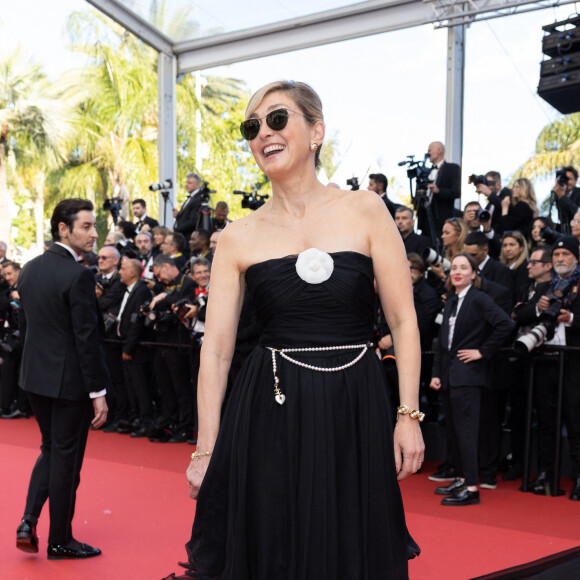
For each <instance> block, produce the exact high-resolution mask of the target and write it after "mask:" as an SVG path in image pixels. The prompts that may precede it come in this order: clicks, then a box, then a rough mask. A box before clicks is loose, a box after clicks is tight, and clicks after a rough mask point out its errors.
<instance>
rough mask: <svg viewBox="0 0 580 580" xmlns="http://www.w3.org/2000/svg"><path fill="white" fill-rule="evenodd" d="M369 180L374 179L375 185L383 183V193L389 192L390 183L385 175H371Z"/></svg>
mask: <svg viewBox="0 0 580 580" xmlns="http://www.w3.org/2000/svg"><path fill="white" fill-rule="evenodd" d="M369 179H372V180H373V181H374V182H375V183H382V184H383V191H387V187H388V186H389V181H388V180H387V176H386V175H385V174H384V173H371V174H370V175H369Z"/></svg>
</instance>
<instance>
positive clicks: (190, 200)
mask: <svg viewBox="0 0 580 580" xmlns="http://www.w3.org/2000/svg"><path fill="white" fill-rule="evenodd" d="M185 190H186V191H187V199H186V200H185V202H184V203H183V205H182V206H181V209H180V210H179V211H177V210H176V209H174V210H173V217H174V218H175V223H174V224H173V229H174V230H175V231H176V232H179V233H181V234H182V235H183V237H184V238H185V239H186V240H189V238H190V236H191V233H192V232H193V231H194V230H195V228H196V227H197V217H198V213H199V210H200V209H201V195H200V190H201V178H200V177H199V175H196V174H195V173H188V174H187V177H186V179H185Z"/></svg>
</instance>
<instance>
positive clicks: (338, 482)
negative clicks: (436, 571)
mask: <svg viewBox="0 0 580 580" xmlns="http://www.w3.org/2000/svg"><path fill="white" fill-rule="evenodd" d="M331 256H332V258H333V260H334V270H333V273H332V275H331V277H330V278H329V279H328V280H326V281H325V282H323V283H321V284H309V283H307V282H304V281H303V280H302V279H301V278H300V277H299V276H298V274H297V272H296V268H295V263H296V256H287V257H284V258H279V259H273V260H267V261H265V262H260V263H258V264H254V265H253V266H251V267H250V268H248V271H247V273H246V282H247V285H248V289H249V291H250V292H251V294H252V297H253V302H254V304H255V305H256V308H257V316H258V320H259V323H260V325H261V328H262V338H261V345H260V346H258V347H256V349H255V350H254V351H253V352H252V353H251V355H250V356H249V358H248V360H247V361H246V363H245V364H244V366H243V368H242V370H241V372H240V374H239V376H238V378H237V381H236V384H235V386H234V388H233V390H232V393H231V396H230V398H229V401H228V404H227V407H226V410H225V414H224V417H223V421H222V424H221V428H220V433H219V436H218V439H217V441H216V445H215V449H214V452H213V455H212V458H211V461H210V464H209V468H208V471H207V474H206V476H205V479H204V481H203V484H202V486H201V489H200V491H199V497H198V500H197V508H196V513H195V521H194V523H193V531H192V536H191V540H190V541H189V542H188V544H187V545H186V548H187V553H188V559H189V563H188V564H182V565H184V566H186V567H187V568H188V571H187V576H188V577H189V576H192V577H194V578H200V579H220V580H338V579H339V578H344V579H345V580H347V579H348V580H387V579H395V578H396V579H402V578H407V577H408V571H407V560H408V558H412V557H414V556H415V555H417V554H418V553H419V548H418V546H417V545H416V544H415V543H414V542H413V540H412V539H411V538H410V536H409V535H408V533H407V528H406V525H405V515H404V512H403V504H402V500H401V494H400V491H399V485H398V482H397V477H396V471H395V463H394V458H393V437H392V432H393V426H392V423H391V410H390V403H389V401H388V395H387V388H386V384H385V378H384V374H383V370H382V367H381V364H380V362H379V360H378V358H377V356H376V355H375V353H374V352H373V349H372V348H371V349H369V350H368V351H367V353H366V354H365V355H364V357H363V358H362V359H361V360H360V361H359V362H357V363H356V364H355V365H353V366H350V367H349V368H347V369H345V370H342V371H337V372H330V373H324V372H318V371H313V370H308V369H305V368H302V367H299V366H296V365H295V364H292V363H290V362H288V361H286V360H282V359H281V358H280V357H279V356H278V357H277V375H278V377H279V379H280V388H281V390H282V391H283V392H284V394H285V396H286V401H285V403H284V404H283V405H279V404H278V403H277V402H276V401H275V399H274V381H273V373H272V356H271V352H270V351H269V350H268V349H267V348H265V347H267V346H272V347H277V348H283V347H286V348H292V347H295V348H298V347H319V346H337V345H351V344H352V345H355V344H362V343H365V342H367V341H369V340H370V339H371V338H372V330H373V312H374V298H375V296H374V289H373V267H372V260H371V259H370V258H369V257H367V256H364V255H362V254H359V253H356V252H336V253H333V254H331ZM360 352H361V349H360V348H359V349H355V350H349V351H325V352H310V353H298V354H292V355H291V356H293V357H294V358H296V359H298V360H301V361H302V362H306V363H308V364H311V365H315V366H320V367H335V366H341V365H344V364H346V363H348V362H350V361H352V360H353V359H354V358H355V357H356V356H357V355H358V354H359V353H360Z"/></svg>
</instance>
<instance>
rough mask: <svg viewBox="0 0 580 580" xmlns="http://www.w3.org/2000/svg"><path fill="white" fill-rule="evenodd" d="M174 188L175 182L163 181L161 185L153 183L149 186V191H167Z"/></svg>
mask: <svg viewBox="0 0 580 580" xmlns="http://www.w3.org/2000/svg"><path fill="white" fill-rule="evenodd" d="M172 187H173V182H172V181H171V179H166V180H165V181H162V182H160V183H152V184H151V185H150V186H149V190H150V191H162V190H166V189H171V188H172Z"/></svg>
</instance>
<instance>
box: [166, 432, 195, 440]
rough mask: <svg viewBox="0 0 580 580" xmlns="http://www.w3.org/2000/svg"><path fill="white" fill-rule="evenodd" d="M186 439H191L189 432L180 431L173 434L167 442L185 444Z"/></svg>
mask: <svg viewBox="0 0 580 580" xmlns="http://www.w3.org/2000/svg"><path fill="white" fill-rule="evenodd" d="M188 439H191V431H181V432H180V433H177V434H175V435H174V436H173V437H172V438H171V439H170V440H169V443H185V442H186V441H187V440H188Z"/></svg>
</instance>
